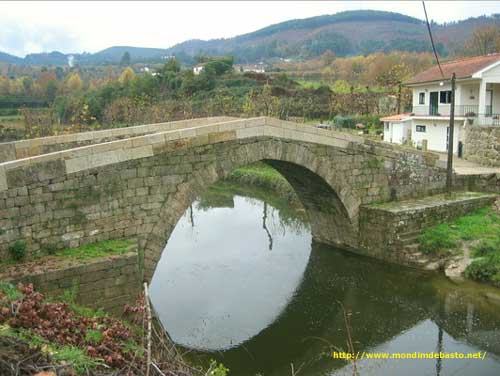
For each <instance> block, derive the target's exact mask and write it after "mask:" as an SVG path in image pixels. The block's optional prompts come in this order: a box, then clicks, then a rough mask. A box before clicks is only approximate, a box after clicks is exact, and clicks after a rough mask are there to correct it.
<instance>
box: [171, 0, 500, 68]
mask: <svg viewBox="0 0 500 376" xmlns="http://www.w3.org/2000/svg"><path fill="white" fill-rule="evenodd" d="M481 26H497V27H500V15H493V16H482V17H476V18H469V19H467V20H463V21H457V22H452V23H446V24H436V23H433V24H432V29H433V31H434V33H435V38H436V43H437V48H438V51H439V52H440V53H441V54H442V55H447V54H449V53H457V52H459V51H460V49H461V48H463V46H464V43H465V41H466V40H467V39H469V38H470V36H471V35H472V32H473V31H474V29H475V28H476V27H481ZM428 38H429V37H428V34H427V29H426V25H425V23H424V21H422V20H419V19H417V18H413V17H408V16H405V15H402V14H399V13H392V12H382V11H372V10H361V11H347V12H341V13H337V14H333V15H324V16H318V17H312V18H306V19H300V20H290V21H285V22H282V23H279V24H276V25H271V26H268V27H265V28H263V29H260V30H257V31H255V32H252V33H248V34H244V35H240V36H236V37H234V38H229V39H214V40H208V41H203V40H189V41H186V42H183V43H180V44H178V45H175V46H173V47H171V48H170V49H168V52H169V53H170V54H173V55H178V54H185V55H188V56H195V55H199V54H206V55H216V54H218V55H221V54H231V55H234V56H235V57H236V60H237V61H240V62H246V61H248V62H253V61H257V60H265V59H270V58H291V57H298V58H310V57H315V56H319V55H321V54H322V53H324V52H325V51H326V50H331V51H332V52H334V53H335V54H336V55H337V56H349V55H356V54H369V53H373V52H376V51H384V52H391V51H412V52H423V51H429V50H430V48H431V46H430V43H429V39H428Z"/></svg>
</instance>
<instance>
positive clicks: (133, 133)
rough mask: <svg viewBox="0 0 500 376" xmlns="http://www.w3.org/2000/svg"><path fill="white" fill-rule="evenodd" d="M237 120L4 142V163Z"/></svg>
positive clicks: (201, 120)
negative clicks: (81, 147)
mask: <svg viewBox="0 0 500 376" xmlns="http://www.w3.org/2000/svg"><path fill="white" fill-rule="evenodd" d="M234 119H236V118H234V117H229V116H218V117H209V118H195V119H187V120H179V121H171V122H164V123H155V124H144V125H136V126H132V127H124V128H113V129H103V130H97V131H89V132H80V133H70V134H63V135H58V136H50V137H41V138H33V139H29V140H21V141H13V142H5V143H0V163H2V162H7V161H13V160H16V159H22V158H29V157H34V156H37V155H42V154H47V153H52V152H56V151H61V150H66V149H72V148H76V147H80V146H87V145H95V144H99V143H103V142H109V141H115V140H120V139H125V138H131V137H138V136H144V135H146V134H151V133H157V132H163V131H168V130H175V129H182V128H192V127H196V126H203V125H207V124H213V123H220V122H224V121H229V120H234Z"/></svg>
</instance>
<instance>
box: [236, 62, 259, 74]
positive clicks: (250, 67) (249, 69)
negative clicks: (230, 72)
mask: <svg viewBox="0 0 500 376" xmlns="http://www.w3.org/2000/svg"><path fill="white" fill-rule="evenodd" d="M234 69H235V70H237V71H240V72H254V73H266V68H265V65H264V63H263V62H260V63H259V64H254V65H235V66H234Z"/></svg>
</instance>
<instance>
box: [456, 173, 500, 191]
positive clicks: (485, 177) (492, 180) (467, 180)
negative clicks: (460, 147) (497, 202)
mask: <svg viewBox="0 0 500 376" xmlns="http://www.w3.org/2000/svg"><path fill="white" fill-rule="evenodd" d="M453 188H454V189H455V190H462V191H471V192H490V193H497V194H500V173H496V174H493V173H492V174H476V175H459V176H455V177H454V180H453Z"/></svg>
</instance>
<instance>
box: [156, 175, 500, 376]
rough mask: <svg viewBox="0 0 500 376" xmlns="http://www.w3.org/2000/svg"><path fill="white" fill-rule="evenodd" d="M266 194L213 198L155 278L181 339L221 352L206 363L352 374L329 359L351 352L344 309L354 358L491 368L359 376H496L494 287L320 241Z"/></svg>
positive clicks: (168, 322)
mask: <svg viewBox="0 0 500 376" xmlns="http://www.w3.org/2000/svg"><path fill="white" fill-rule="evenodd" d="M231 189H235V188H234V187H232V188H231ZM259 192H260V191H255V192H254V193H249V192H248V190H246V191H245V193H243V191H237V190H236V191H230V190H229V188H227V187H225V186H224V185H223V184H220V185H219V186H218V188H217V189H216V190H211V192H209V193H207V195H205V196H204V197H202V198H201V199H200V200H199V201H197V202H196V203H195V205H194V206H193V210H192V212H189V210H188V212H187V213H186V216H184V217H183V218H182V219H181V220H180V222H179V224H178V225H177V227H176V229H175V230H174V232H173V234H172V236H171V238H170V240H169V242H168V244H167V246H166V250H165V252H164V254H163V256H162V259H161V261H160V264H159V265H158V268H157V272H156V273H155V275H154V278H153V282H152V286H151V294H152V299H153V302H154V305H155V308H156V310H157V311H158V312H159V314H160V318H161V320H162V321H163V323H164V325H165V327H166V328H167V329H168V331H169V334H170V335H171V336H172V338H173V339H174V340H175V341H177V342H178V343H179V344H181V345H184V346H186V347H191V348H196V349H204V350H221V351H219V352H215V353H214V352H212V353H209V354H208V355H206V356H205V355H203V354H200V356H199V359H200V361H204V360H206V359H210V358H217V359H219V360H220V361H222V362H223V363H224V364H225V365H226V366H228V367H229V368H230V369H231V375H248V376H250V375H252V376H254V375H255V374H256V373H261V374H263V375H265V376H269V375H290V364H291V363H293V364H294V367H295V369H298V368H300V367H301V370H300V373H299V374H300V376H305V375H310V376H319V375H351V374H352V367H351V365H348V364H346V363H345V362H343V361H341V360H333V359H331V357H329V356H328V355H325V353H327V352H328V351H329V349H330V346H335V347H336V348H340V349H346V340H347V333H346V328H345V325H344V313H343V311H342V309H341V307H340V305H339V302H341V303H342V304H343V305H344V306H345V307H346V309H348V310H350V311H352V314H353V315H352V320H351V324H352V336H353V340H354V347H355V349H356V350H357V351H370V352H414V351H420V352H431V351H440V349H441V351H444V352H453V351H458V352H464V353H469V352H477V351H479V350H481V351H487V352H488V355H487V357H486V359H485V360H484V361H478V360H448V359H443V360H436V359H426V360H422V359H420V360H409V359H401V360H363V361H360V362H358V365H357V368H358V371H359V372H360V374H361V375H400V374H405V375H407V376H410V375H468V374H475V375H498V369H499V367H500V358H499V357H498V354H500V313H499V309H498V308H499V305H498V303H497V304H495V303H494V301H492V300H487V299H485V298H484V297H482V295H483V294H484V293H488V294H491V292H492V290H489V289H487V288H478V287H477V286H476V285H474V284H466V285H462V286H455V285H453V284H452V283H450V282H449V281H448V280H446V279H445V278H441V277H440V276H437V275H435V274H429V273H425V272H419V271H415V270H411V269H406V268H403V267H401V266H397V265H388V264H385V263H382V262H379V261H377V260H373V259H369V258H365V257H360V256H357V255H354V254H351V253H346V252H343V251H341V250H337V249H335V248H332V247H330V246H326V245H323V244H319V243H316V242H314V241H312V239H311V235H310V228H309V226H308V225H307V224H306V222H305V221H304V219H303V217H304V216H303V212H301V211H294V210H292V209H291V208H290V207H289V206H287V204H286V202H285V203H284V202H282V201H281V200H280V199H279V198H273V197H272V196H270V195H269V194H268V193H267V194H264V193H262V192H260V193H259ZM244 196H247V197H244ZM248 196H253V198H250V197H248ZM255 197H260V198H255ZM264 203H266V205H264ZM193 223H195V225H194V226H192V224H193ZM269 235H270V236H271V240H272V252H269V246H270V238H269Z"/></svg>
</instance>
